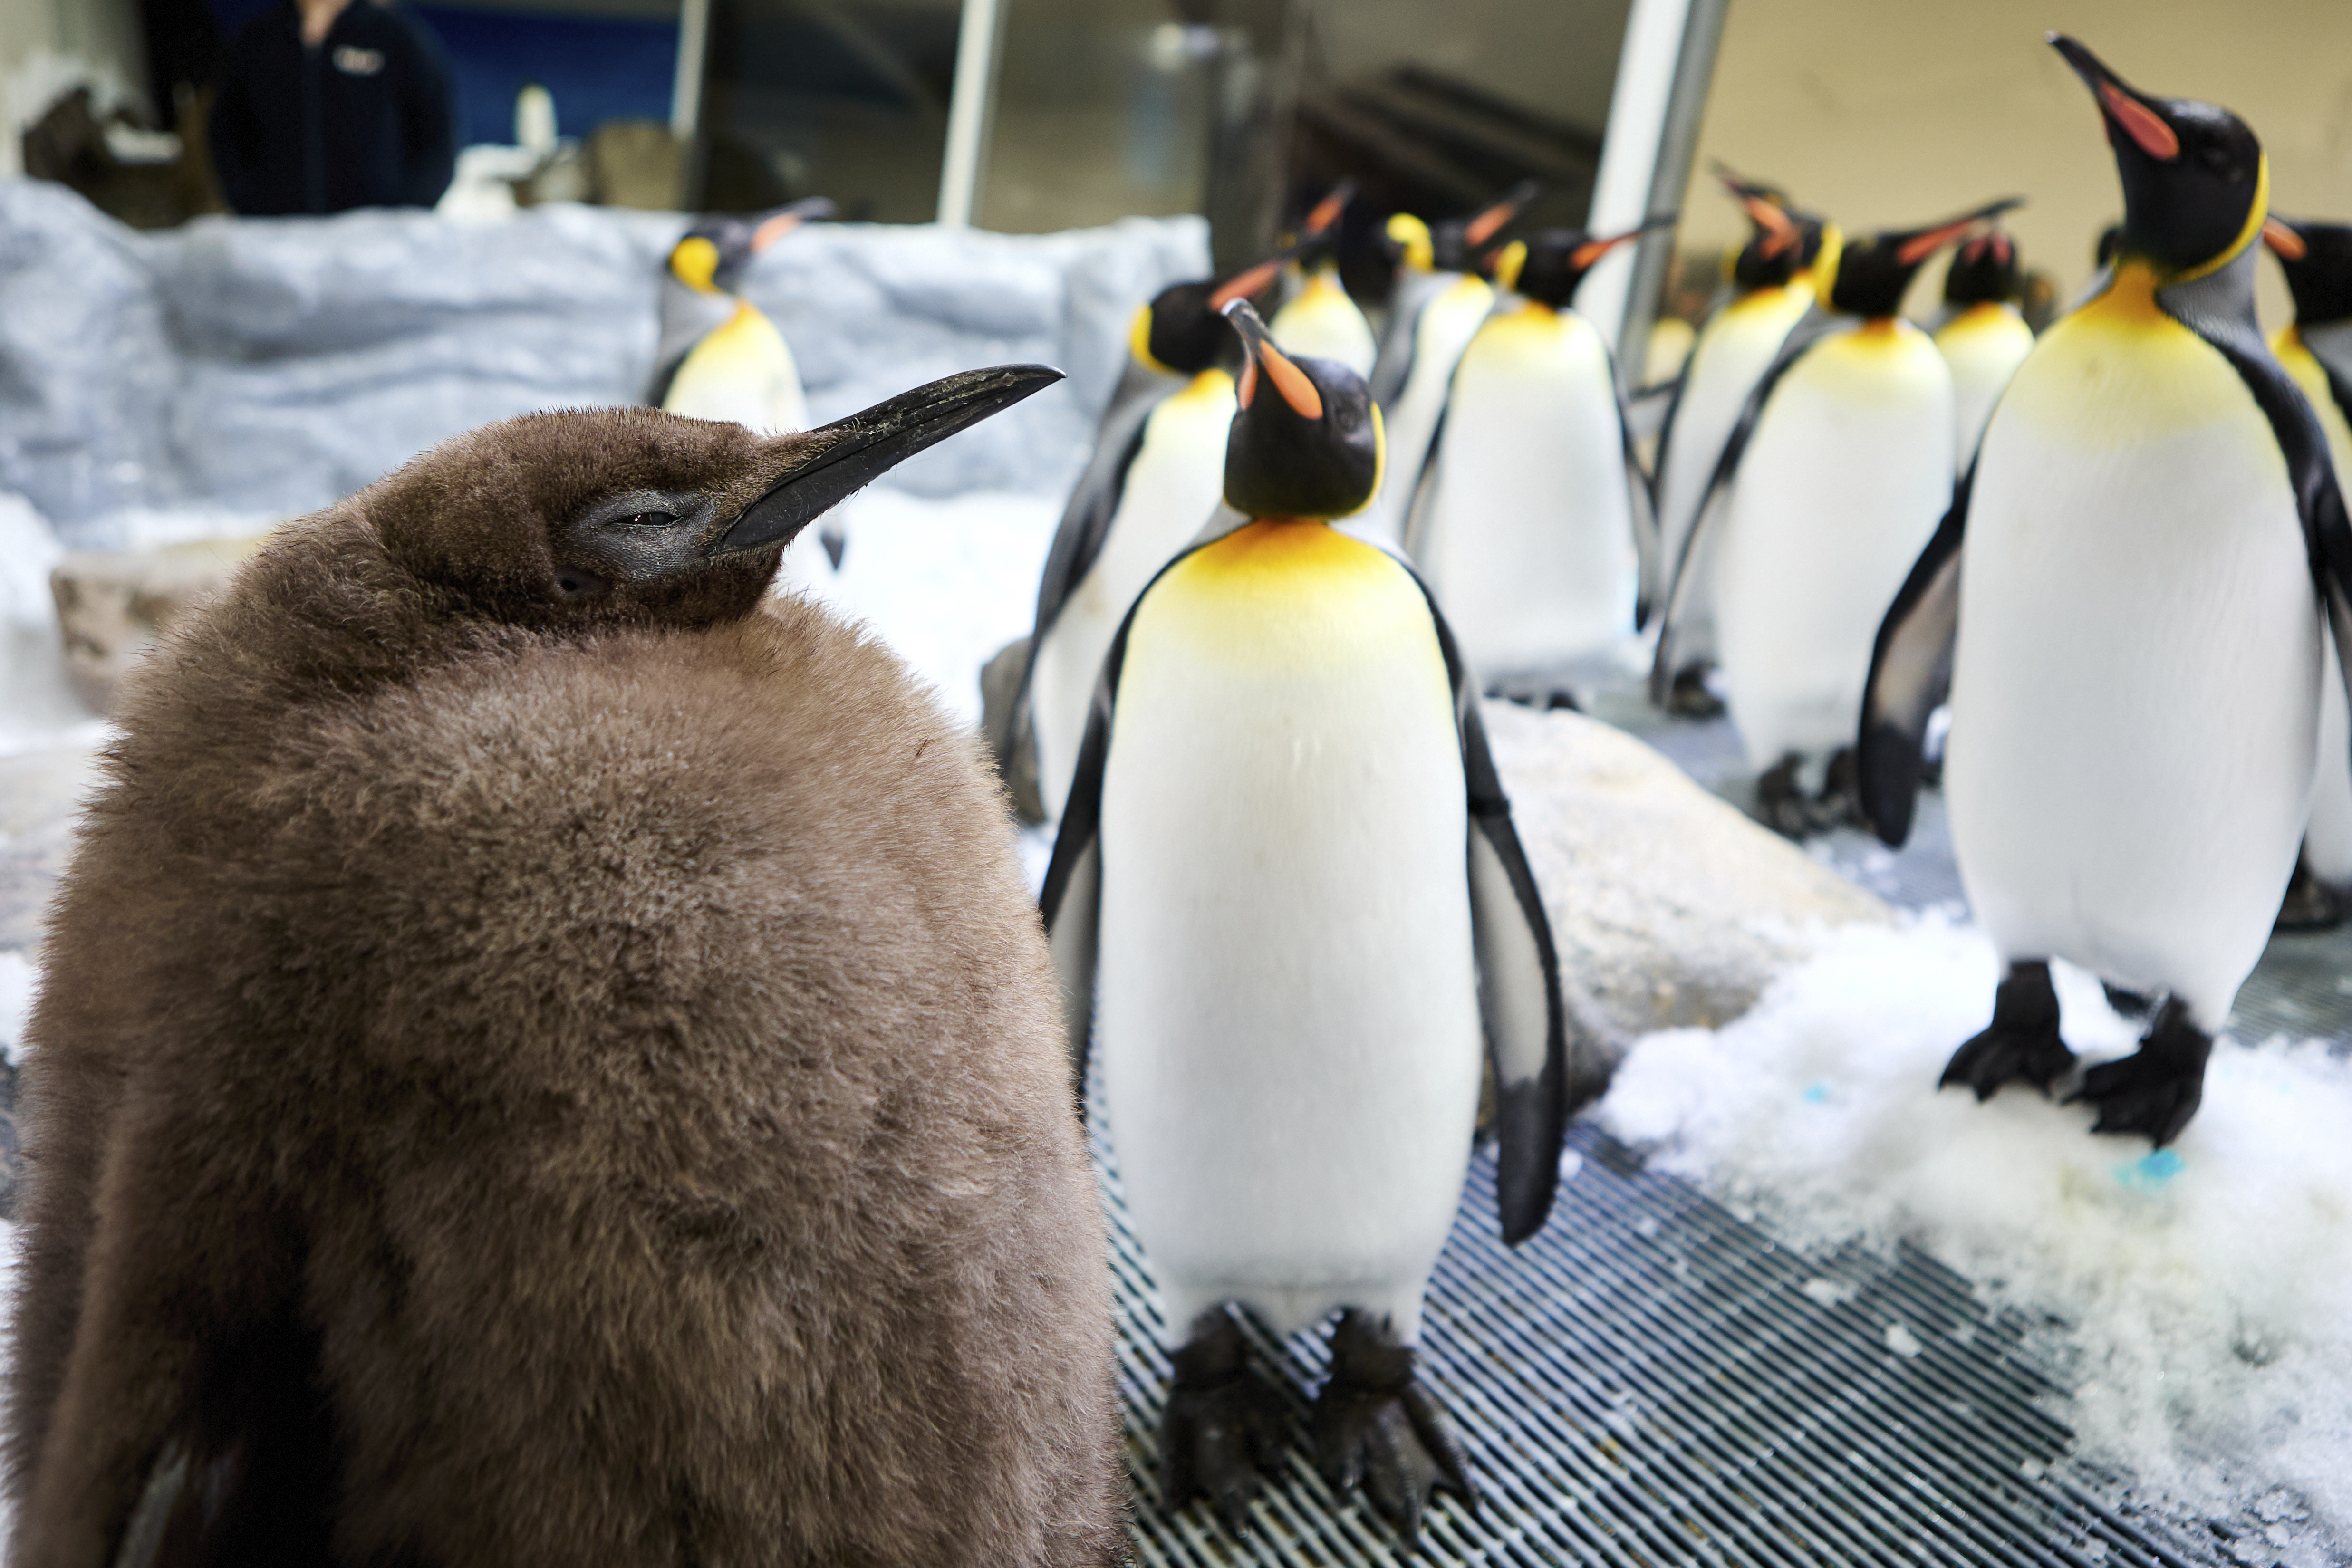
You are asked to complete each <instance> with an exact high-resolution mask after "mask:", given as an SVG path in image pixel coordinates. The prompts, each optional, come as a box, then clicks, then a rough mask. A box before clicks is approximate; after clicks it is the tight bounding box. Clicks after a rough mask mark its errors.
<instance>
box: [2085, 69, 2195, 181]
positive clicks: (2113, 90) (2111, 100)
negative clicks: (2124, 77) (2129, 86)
mask: <svg viewBox="0 0 2352 1568" xmlns="http://www.w3.org/2000/svg"><path fill="white" fill-rule="evenodd" d="M2099 105H2100V107H2101V108H2103V109H2105V110H2106V111H2107V119H2108V120H2111V121H2112V122H2114V123H2115V124H2116V125H2119V126H2121V127H2122V128H2123V131H2124V134H2125V135H2126V136H2128V137H2130V138H2131V139H2132V140H2133V141H2137V142H2138V143H2139V150H2140V151H2141V152H2145V153H2147V155H2148V156H2149V157H2151V158H2154V159H2158V160H2159V161H2161V162H2167V163H2169V162H2172V160H2174V159H2175V158H2178V157H2179V156H2180V138H2179V136H2177V135H2175V134H2174V133H2173V130H2172V127H2170V126H2169V125H2167V124H2166V123H2164V117H2163V116H2162V115H2159V114H2158V113H2157V112H2156V110H2152V109H2150V108H2148V106H2147V105H2146V104H2144V103H2142V102H2140V100H2139V99H2136V98H2134V97H2132V95H2131V94H2129V93H2127V92H2126V91H2125V90H2124V89H2121V88H2119V87H2117V86H2116V84H2115V83H2113V82H2111V81H2103V82H2101V83H2100V84H2099Z"/></svg>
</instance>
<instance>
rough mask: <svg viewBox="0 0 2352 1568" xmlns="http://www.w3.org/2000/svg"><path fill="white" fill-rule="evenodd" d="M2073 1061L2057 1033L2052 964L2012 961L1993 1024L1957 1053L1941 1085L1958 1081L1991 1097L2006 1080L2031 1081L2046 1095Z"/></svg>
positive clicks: (1981, 1097)
mask: <svg viewBox="0 0 2352 1568" xmlns="http://www.w3.org/2000/svg"><path fill="white" fill-rule="evenodd" d="M2072 1066H2074V1052H2073V1051H2069V1050H2067V1049H2066V1042H2065V1041H2064V1040H2062V1039H2060V1038H2059V1036H2058V992H2057V989H2056V988H2055V987H2053V986H2052V985H2051V983H2050V966H2049V965H2048V964H2045V963H2039V962H2026V963H2017V964H2011V966H2010V967H2009V977H2008V978H2006V979H2004V980H2002V981H2001V983H2000V989H1998V990H1996V991H1995V992H1993V997H1992V1023H1991V1025H1990V1027H1989V1028H1988V1029H1986V1030H1984V1032H1983V1033H1981V1034H1979V1035H1977V1036H1976V1037H1975V1038H1973V1039H1971V1040H1969V1042H1968V1043H1967V1044H1966V1045H1963V1046H1961V1047H1960V1049H1959V1050H1958V1051H1954V1052H1953V1053H1952V1060H1951V1061H1948V1062H1947V1063H1945V1065H1944V1075H1943V1076H1942V1077H1941V1078H1939V1079H1937V1081H1936V1087H1937V1088H1938V1089H1949V1088H1950V1087H1951V1086H1952V1085H1953V1084H1955V1083H1958V1084H1960V1085H1963V1086H1964V1087H1966V1088H1969V1089H1973V1090H1975V1091H1976V1096H1977V1098H1978V1100H1979V1101H1984V1100H1990V1099H1991V1098H1992V1097H1993V1095H1994V1093H1995V1092H1998V1091H1999V1090H2000V1086H2001V1085H2002V1084H2004V1083H2031V1084H2032V1085H2033V1086H2034V1087H2035V1088H2036V1089H2039V1090H2041V1091H2042V1092H2043V1093H2045V1094H2047V1093H2048V1092H2050V1086H2051V1085H2052V1084H2053V1083H2054V1082H2057V1081H2058V1080H2059V1079H2060V1078H2061V1077H2063V1075H2064V1074H2065V1072H2066V1070H2067V1069H2068V1068H2070V1067H2072Z"/></svg>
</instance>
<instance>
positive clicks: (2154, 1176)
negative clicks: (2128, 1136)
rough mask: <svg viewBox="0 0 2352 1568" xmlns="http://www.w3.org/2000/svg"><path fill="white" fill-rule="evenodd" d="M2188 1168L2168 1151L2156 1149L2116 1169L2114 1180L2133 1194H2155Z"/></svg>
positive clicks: (2182, 1160)
mask: <svg viewBox="0 0 2352 1568" xmlns="http://www.w3.org/2000/svg"><path fill="white" fill-rule="evenodd" d="M2188 1168H2189V1162H2188V1161H2186V1160H2184V1159H2182V1158H2181V1157H2180V1156H2179V1155H2176V1154H2174V1153H2173V1152H2172V1151H2171V1150H2170V1149H2158V1150H2155V1151H2154V1152H2153V1153H2150V1154H2147V1155H2141V1156H2140V1157H2139V1158H2138V1159H2136V1160H2133V1161H2131V1162H2129V1163H2128V1164H2126V1165H2120V1166H2116V1180H2117V1181H2119V1182H2121V1183H2123V1184H2124V1185H2125V1186H2127V1187H2129V1188H2131V1189H2132V1190H2133V1191H2134V1192H2155V1191H2157V1190H2158V1189H2159V1188H2161V1187H2162V1186H2164V1185H2165V1184H2166V1183H2167V1182H2168V1181H2170V1180H2171V1179H2172V1178H2173V1177H2174V1176H2179V1174H2180V1173H2181V1172H2182V1171H2185V1170H2187V1169H2188Z"/></svg>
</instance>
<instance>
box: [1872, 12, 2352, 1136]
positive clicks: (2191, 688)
mask: <svg viewBox="0 0 2352 1568" xmlns="http://www.w3.org/2000/svg"><path fill="white" fill-rule="evenodd" d="M2051 42H2052V44H2053V46H2054V47H2056V48H2057V49H2058V51H2059V52H2060V53H2061V54H2062V55H2063V56H2064V57H2066V60H2067V63H2068V64H2070V65H2072V66H2073V67H2074V69H2075V70H2076V71H2077V72H2078V73H2079V74H2080V75H2081V77H2082V78H2083V81H2084V85H2086V86H2087V87H2088V88H2089V89H2090V90H2091V93H2092V95H2093V97H2094V98H2095V99H2096V100H2097V103H2098V107H2099V112H2100V116H2101V119H2102V120H2103V121H2104V122H2105V128H2106V133H2107V141H2108V143H2109V144H2110V146H2111V147H2112V148H2113V149H2114V152H2115V160H2116V172H2118V173H2119V174H2120V175H2121V177H2122V183H2123V192H2124V226H2123V235H2122V238H2121V242H2120V246H2119V248H2118V250H2117V253H2116V261H2115V266H2114V269H2113V273H2112V276H2111V277H2109V279H2108V282H2107V286H2106V287H2105V290H2104V291H2103V292H2101V293H2100V294H2099V296H2098V297H2097V298H2095V299H2093V300H2092V301H2091V302H2090V303H2089V304H2087V305H2085V306H2084V307H2083V308H2080V309H2078V310H2076V311H2074V313H2073V314H2072V315H2070V316H2068V317H2067V318H2065V319H2063V320H2062V321H2059V322H2058V323H2056V324H2055V325H2054V326H2053V327H2052V328H2051V329H2050V330H2049V331H2047V332H2045V333H2044V334H2042V339H2041V340H2040V341H2039V342H2037V343H2036V344H2035V345H2034V348H2033V352H2032V353H2031V354H2029V355H2028V356H2026V361H2025V363H2024V364H2022V365H2021V366H2020V367H2018V371H2017V374H2016V376H2015V377H2013V378H2012V379H2011V382H2010V383H2009V390H2008V391H2007V392H2003V393H2002V394H2001V399H2000V402H1999V403H1998V404H1996V405H1995V406H1994V408H1993V414H1992V420H1991V423H1990V424H1988V425H1987V426H1986V428H1985V435H1984V442H1983V444H1982V445H1981V446H1980V447H1979V450H1978V453H1977V461H1976V466H1975V469H1974V470H1973V472H1972V473H1971V474H1970V475H1969V476H1968V477H1966V478H1964V479H1963V480H1962V481H1961V483H1960V486H1959V488H1958V493H1957V495H1956V497H1955V498H1954V501H1953V505H1952V508H1951V510H1950V512H1949V513H1948V515H1947V516H1946V517H1945V518H1944V521H1943V524H1942V526H1941V527H1940V528H1937V531H1936V536H1935V538H1934V539H1933V540H1932V541H1931V542H1930V543H1929V544H1928V546H1927V550H1926V551H1925V552H1924V553H1923V554H1922V555H1921V556H1920V558H1919V561H1918V564H1917V565H1916V567H1915V568H1913V570H1912V572H1911V576H1910V578H1909V580H1906V582H1905V583H1904V585H1903V591H1902V592H1901V594H1900V595H1899V596H1898V597H1897V598H1896V599H1895V604H1894V608H1893V609H1892V610H1890V611H1889V612H1887V617H1886V622H1885V625H1884V626H1883V627H1882V628H1881V629H1880V631H1879V634H1878V642H1877V645H1876V649H1875V653H1874V657H1873V661H1872V669H1871V685H1870V691H1869V695H1868V700H1867V706H1865V708H1864V714H1863V724H1862V729H1861V741H1860V747H1861V783H1862V791H1863V801H1864V808H1865V810H1867V811H1868V813H1869V816H1870V819H1871V821H1872V822H1873V824H1874V826H1875V827H1876V828H1877V830H1878V831H1879V833H1880V834H1881V835H1882V836H1883V837H1885V839H1886V840H1887V841H1889V842H1894V843H1899V842H1901V841H1902V840H1903V838H1904V837H1905V836H1906V833H1907V832H1908V831H1909V828H1910V817H1911V808H1912V797H1913V791H1914V789H1915V788H1916V778H1917V772H1918V758H1919V743H1920V739H1921V737H1922V734H1923V732H1924V730H1925V728H1926V726H1927V715H1928V713H1929V712H1930V711H1931V710H1932V709H1933V708H1934V707H1935V706H1936V705H1937V701H1938V699H1939V698H1940V697H1941V696H1942V695H1943V687H1944V684H1945V675H1946V674H1947V672H1948V674H1949V687H1950V697H1951V711H1952V728H1951V735H1950V737H1949V739H1948V743H1947V747H1946V757H1945V764H1944V793H1945V799H1946V800H1947V802H1948V807H1949V810H1950V812H1951V822H1952V844H1953V849H1954V851H1955V853H1956V855H1957V858H1958V862H1959V869H1960V879H1961V882H1962V883H1963V885H1964V886H1965V887H1966V889H1967V892H1968V895H1969V904H1970V905H1971V906H1972V907H1973V908H1974V910H1975V913H1976V917H1977V920H1978V922H1979V924H1980V925H1982V926H1983V928H1984V931H1985V934H1986V935H1987V936H1990V938H1991V939H1992V943H1993V946H1994V947H1995V948H1996V949H1997V950H1998V951H1999V952H2000V956H2001V958H2002V960H2003V961H2004V963H2005V964H2006V965H2007V966H2008V969H2007V975H2006V977H2005V978H2003V979H2002V981H2001V983H2000V990H1999V991H1998V992H1997V993H1996V994H1995V996H1994V998H1993V1017H1992V1023H1991V1025H1990V1027H1989V1028H1988V1029H1986V1030H1984V1032H1982V1033H1981V1034H1979V1035H1978V1036H1976V1037H1975V1038H1974V1039H1972V1040H1969V1041H1968V1043H1966V1044H1965V1045H1963V1046H1961V1047H1960V1048H1959V1050H1958V1051H1957V1052H1956V1053H1955V1054H1954V1055H1953V1057H1952V1060H1951V1062H1950V1064H1949V1065H1948V1067H1946V1069H1945V1071H1944V1075H1943V1081H1944V1082H1945V1083H1947V1084H1955V1083H1957V1084H1964V1085H1966V1086H1968V1087H1969V1088H1971V1089H1973V1090H1975V1091H1976V1092H1977V1094H1978V1095H1979V1098H1982V1097H1985V1096H1989V1095H1990V1094H1992V1093H1993V1092H1995V1091H1996V1090H1998V1089H2000V1087H2001V1085H2003V1084H2004V1083H2008V1082H2012V1081H2016V1080H2023V1081H2024V1082H2029V1083H2032V1084H2036V1085H2038V1086H2041V1087H2042V1088H2044V1089H2047V1088H2048V1087H2049V1086H2051V1085H2052V1084H2053V1083H2054V1082H2057V1080H2058V1079H2059V1077H2060V1076H2061V1075H2062V1074H2063V1073H2064V1072H2065V1071H2067V1070H2068V1068H2069V1067H2070V1066H2071V1065H2072V1063H2073V1061H2074V1055H2073V1052H2071V1051H2068V1050H2067V1048H2066V1045H2065V1043H2064V1041H2063V1040H2062V1039H2061V1038H2060V1033H2059V1016H2058V998H2057V996H2056V993H2055V992H2054V991H2053V989H2052V987H2051V981H2050V967H2049V961H2050V960H2051V959H2052V958H2053V957H2060V958H2065V959H2067V960H2069V961H2070V962H2073V963H2074V964H2078V965H2080V966H2081V967H2084V968H2085V969H2088V970H2090V971H2092V972H2093V973H2095V974H2096V975H2098V976H2099V977H2101V978H2102V979H2105V980H2106V981H2108V982H2110V983H2111V984H2114V985H2116V986H2119V987H2122V988H2126V989H2128V990H2133V991H2141V992H2162V993H2165V996H2166V999H2165V1001H2164V1003H2163V1005H2162V1007H2161V1008H2160V1009H2158V1011H2157V1013H2156V1017H2155V1019H2154V1021H2153V1022H2152V1023H2151V1024H2150V1026H2149V1028H2148V1030H2147V1035H2146V1036H2145V1037H2144V1038H2143V1039H2142V1040H2141V1041H2140V1047H2139V1050H2138V1051H2137V1052H2135V1053H2134V1054H2133V1055H2131V1056H2128V1057H2126V1058H2124V1059H2123V1060H2121V1061H2111V1062H2106V1063H2104V1064H2102V1065H2100V1066H2097V1067H2094V1068H2092V1069H2091V1070H2090V1071H2088V1072H2087V1073H2085V1074H2084V1077H2083V1081H2082V1085H2081V1088H2080V1090H2079V1091H2078V1092H2077V1093H2076V1095H2075V1096H2074V1097H2075V1098H2079V1099H2086V1100H2089V1101H2090V1102H2091V1103H2093V1104H2095V1106H2096V1107H2097V1108H2098V1120H2097V1123H2096V1124H2095V1128H2094V1130H2095V1131H2097V1132H2104V1133H2140V1134H2146V1135H2147V1136H2148V1137H2149V1138H2151V1139H2153V1140H2154V1141H2155V1142H2156V1143H2158V1144H2159V1145H2161V1144H2165V1143H2168V1142H2169V1141H2171V1140H2172V1139H2173V1138H2174V1137H2175V1136H2177V1135H2178V1134H2179V1132H2180V1130H2181V1128H2182V1127H2183V1126H2185V1125H2186V1124H2188V1121H2189V1117H2190V1116H2191V1115H2193V1114H2194V1113H2195V1112H2196V1109H2197V1105H2198V1102H2199V1100H2200V1096H2201V1094H2202V1090H2203V1082H2204V1077H2205V1061H2206V1058H2207V1056H2208V1054H2209V1053H2210V1051H2211V1049H2212V1044H2213V1037H2214V1035H2215V1034H2216V1033H2217V1032H2219V1030H2221V1025H2222V1022H2223V1020H2224V1019H2227V1018H2228V1016H2229V1012H2230V1006H2231V1000H2232V998H2234V997H2235V996H2236V994H2237V989H2238V987H2239V985H2240V983H2241V982H2242V981H2243V980H2244V978H2245V977H2246V974H2247V972H2248V971H2249V970H2251V969H2252V967H2253V965H2254V961H2255V960H2256V959H2257V958H2259V957H2260V956H2261V955H2262V951H2263V943H2264V941H2265V940H2266V939H2267V938H2268V936H2269V935H2270V931H2271V924H2272V919H2273V915H2275V914H2276V913H2277V910H2278V907H2279V896H2280V894H2281V893H2282V891H2283V890H2284V888H2285V886H2286V884H2287V878H2288V876H2289V874H2290V873H2292V872H2293V871H2294V861H2295V847H2296V844H2297V842H2298V841H2300V840H2301V838H2302V836H2303V829H2304V821H2305V815H2306V813H2307V811H2308V810H2309V808H2310V804H2311V788H2312V771H2313V758H2314V747H2315V735H2316V732H2317V728H2318V723H2319V706H2320V704H2319V682H2320V680H2321V678H2322V673H2321V663H2320V647H2321V643H2320V634H2319V631H2320V612H2321V609H2322V607H2323V606H2324V607H2325V608H2326V612H2327V613H2328V616H2329V618H2330V619H2332V620H2333V622H2334V623H2335V628H2336V643H2337V647H2338V649H2339V651H2340V650H2341V649H2342V648H2343V647H2344V645H2345V643H2344V637H2345V632H2346V630H2347V600H2346V591H2347V582H2352V530H2347V525H2346V521H2345V515H2344V499H2343V497H2342V495H2341V493H2340V492H2339V491H2338V490H2337V488H2336V479H2335V476H2334V475H2333V473H2332V472H2331V470H2330V467H2329V464H2328V460H2327V444H2326V435H2325V434H2323V433H2322V432H2321V430H2320V427H2319V423H2318V421H2317V419H2316V418H2315V415H2314V414H2313V413H2312V409H2311V405H2310V404H2309V403H2308V402H2305V400H2304V397H2303V395H2302V394H2301V393H2300V392H2297V391H2296V390H2295V388H2294V382H2293V380H2292V379H2291V378H2290V377H2289V376H2288V375H2287V373H2286V372H2285V371H2284V370H2282V369H2281V368H2280V367H2279V363H2278V361H2276V360H2275V359H2273V357H2272V356H2271V352H2270V350H2269V348H2268V347H2267V346H2266V345H2265V344H2264V343H2263V340H2262V335H2261V332H2260V331H2259V329H2257V328H2256V327H2255V325H2254V289H2253V268H2254V256H2255V245H2254V241H2255V236H2256V235H2259V234H2260V233H2261V232H2262V228H2263V213H2264V209H2265V207H2266V205H2267V196H2268V187H2269V183H2270V178H2269V169H2268V164H2267V162H2266V161H2265V160H2264V158H2263V151H2262V146H2261V144H2260V143H2259V142H2258V141H2255V139H2254V134H2253V132H2252V131H2250V130H2248V129H2247V128H2246V126H2245V123H2244V122H2243V121H2242V120H2239V119H2238V117H2237V116H2236V115H2234V114H2231V112H2229V111H2228V110H2224V109H2219V108H2216V107H2215V106H2213V105H2211V104H2208V103H2197V102H2193V101H2190V100H2189V99H2171V98H2158V97H2155V96H2153V95H2151V94H2148V93H2144V92H2141V91H2139V90H2137V89H2135V88H2133V87H2131V86H2129V85H2128V84H2127V83H2126V82H2125V81H2123V80H2122V78H2119V77H2117V76H2116V74H2115V73H2114V72H2113V71H2111V70H2109V69H2108V68H2106V67H2105V66H2104V65H2102V64H2101V63H2100V62H2099V61H2098V60H2097V59H2096V58H2095V57H2093V56H2092V54H2091V52H2090V51H2089V50H2088V49H2086V48H2084V47H2083V46H2082V45H2080V44H2078V43H2076V42H2074V40H2073V39H2072V38H2065V37H2058V36H2056V35H2053V36H2052V37H2051ZM2330 678H2333V677H2332V676H2331V677H2330Z"/></svg>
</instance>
